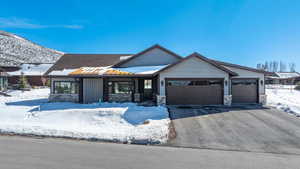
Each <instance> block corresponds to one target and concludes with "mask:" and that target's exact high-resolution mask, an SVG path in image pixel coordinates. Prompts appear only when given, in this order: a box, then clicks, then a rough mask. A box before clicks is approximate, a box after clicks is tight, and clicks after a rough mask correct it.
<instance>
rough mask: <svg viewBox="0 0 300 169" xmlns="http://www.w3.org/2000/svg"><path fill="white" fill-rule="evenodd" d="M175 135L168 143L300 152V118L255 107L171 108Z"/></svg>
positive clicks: (187, 145) (199, 146)
mask: <svg viewBox="0 0 300 169" xmlns="http://www.w3.org/2000/svg"><path fill="white" fill-rule="evenodd" d="M169 110H170V116H171V118H172V121H173V124H174V127H175V130H176V134H177V136H176V138H175V139H172V140H170V141H169V143H168V145H171V146H179V147H197V148H207V149H222V150H238V151H251V152H270V153H288V154H300V118H297V117H295V116H293V115H289V114H287V113H284V112H281V111H278V110H275V109H271V108H262V107H256V106H248V107H246V106H241V107H232V108H225V107H198V108H197V107H196V108H195V107H193V108H190V107H180V108H178V107H169Z"/></svg>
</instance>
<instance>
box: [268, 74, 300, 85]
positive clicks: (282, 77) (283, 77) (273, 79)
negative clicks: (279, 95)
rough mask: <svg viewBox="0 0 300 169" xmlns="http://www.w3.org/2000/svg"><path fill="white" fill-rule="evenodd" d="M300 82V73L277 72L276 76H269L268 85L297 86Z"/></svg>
mask: <svg viewBox="0 0 300 169" xmlns="http://www.w3.org/2000/svg"><path fill="white" fill-rule="evenodd" d="M298 82H300V73H298V72H275V76H267V77H266V84H281V85H295V84H297V83H298Z"/></svg>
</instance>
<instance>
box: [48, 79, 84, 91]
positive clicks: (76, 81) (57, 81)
mask: <svg viewBox="0 0 300 169" xmlns="http://www.w3.org/2000/svg"><path fill="white" fill-rule="evenodd" d="M59 82H71V83H77V84H78V91H77V93H55V83H59ZM52 94H79V81H78V80H75V81H71V80H54V81H53V91H52Z"/></svg>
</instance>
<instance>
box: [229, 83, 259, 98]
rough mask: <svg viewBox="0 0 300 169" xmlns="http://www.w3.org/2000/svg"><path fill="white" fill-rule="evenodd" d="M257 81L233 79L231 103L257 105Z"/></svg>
mask: <svg viewBox="0 0 300 169" xmlns="http://www.w3.org/2000/svg"><path fill="white" fill-rule="evenodd" d="M257 81H258V80H257V79H233V80H231V85H232V103H257V100H258V87H257V86H258V82H257Z"/></svg>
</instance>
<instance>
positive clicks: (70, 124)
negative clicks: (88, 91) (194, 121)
mask: <svg viewBox="0 0 300 169" xmlns="http://www.w3.org/2000/svg"><path fill="white" fill-rule="evenodd" d="M48 93H49V89H36V90H32V91H27V92H24V93H22V92H19V91H13V92H10V93H9V94H11V95H12V97H1V96H0V114H1V116H0V121H1V123H0V131H1V132H12V133H18V134H34V135H46V136H58V137H72V138H84V139H100V140H110V141H121V142H132V141H134V142H139V141H142V142H143V143H147V142H152V143H153V142H156V143H158V142H160V143H163V142H166V141H167V136H168V132H169V122H170V120H169V118H168V112H167V109H166V108H165V107H143V106H137V105H136V104H134V103H123V104H119V103H101V104H99V103H95V104H76V103H48V102H47V101H48V100H47V96H48Z"/></svg>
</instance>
